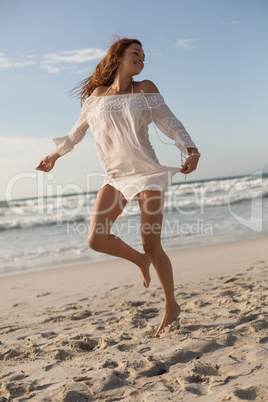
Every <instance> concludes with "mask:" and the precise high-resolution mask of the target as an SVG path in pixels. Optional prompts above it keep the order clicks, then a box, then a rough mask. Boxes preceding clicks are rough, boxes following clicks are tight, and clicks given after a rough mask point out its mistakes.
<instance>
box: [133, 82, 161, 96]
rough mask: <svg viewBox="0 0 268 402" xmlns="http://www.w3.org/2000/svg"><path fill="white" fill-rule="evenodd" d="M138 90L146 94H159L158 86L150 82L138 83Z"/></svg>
mask: <svg viewBox="0 0 268 402" xmlns="http://www.w3.org/2000/svg"><path fill="white" fill-rule="evenodd" d="M137 84H138V90H139V91H140V90H143V91H144V92H145V93H146V92H147V93H159V91H158V88H157V86H156V85H155V84H154V83H153V82H152V81H150V80H143V81H140V82H137Z"/></svg>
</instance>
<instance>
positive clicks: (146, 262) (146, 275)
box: [139, 254, 151, 288]
mask: <svg viewBox="0 0 268 402" xmlns="http://www.w3.org/2000/svg"><path fill="white" fill-rule="evenodd" d="M143 256H144V257H143V262H142V264H141V265H140V267H139V268H140V270H141V273H142V278H143V280H142V283H143V286H144V287H145V288H148V287H149V285H150V282H151V276H150V270H149V267H150V265H151V260H150V259H149V258H148V257H147V255H146V254H143Z"/></svg>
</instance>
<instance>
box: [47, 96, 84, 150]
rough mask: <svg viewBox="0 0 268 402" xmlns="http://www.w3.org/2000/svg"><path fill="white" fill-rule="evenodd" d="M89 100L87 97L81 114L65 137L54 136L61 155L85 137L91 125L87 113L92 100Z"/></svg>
mask: <svg viewBox="0 0 268 402" xmlns="http://www.w3.org/2000/svg"><path fill="white" fill-rule="evenodd" d="M88 100H89V98H87V100H86V101H85V103H84V104H83V107H82V110H81V115H80V117H79V119H78V120H77V122H76V124H75V125H74V127H73V128H72V130H71V131H70V132H69V133H68V134H67V135H66V136H65V137H57V138H53V141H54V143H55V144H56V152H57V153H58V154H59V155H65V154H67V153H68V152H70V151H73V148H74V146H75V145H76V144H78V143H79V142H80V141H82V139H83V138H84V136H85V134H86V131H87V129H88V127H89V124H88V122H87V115H88V112H89V109H90V105H89V103H90V102H89V101H88Z"/></svg>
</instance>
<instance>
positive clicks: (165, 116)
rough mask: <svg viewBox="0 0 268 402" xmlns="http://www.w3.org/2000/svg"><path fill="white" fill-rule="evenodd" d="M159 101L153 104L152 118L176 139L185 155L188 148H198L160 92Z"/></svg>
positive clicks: (162, 129) (168, 134) (176, 143)
mask: <svg viewBox="0 0 268 402" xmlns="http://www.w3.org/2000/svg"><path fill="white" fill-rule="evenodd" d="M158 98H159V102H157V103H156V104H155V105H152V119H153V121H154V123H155V124H156V125H157V127H158V128H159V129H160V130H161V131H162V132H163V133H164V134H165V135H166V136H168V137H169V138H171V139H173V140H174V141H175V145H176V147H177V148H179V149H180V151H181V152H182V153H183V154H184V155H185V154H186V155H187V154H188V151H187V148H197V146H196V145H195V143H194V142H193V141H192V139H191V137H190V135H189V134H188V133H187V131H186V130H185V127H184V126H183V124H182V123H181V122H180V121H179V120H178V119H177V117H176V116H175V115H174V114H173V113H172V112H171V110H170V109H169V107H168V106H167V105H166V104H165V101H164V98H163V97H162V95H160V94H158Z"/></svg>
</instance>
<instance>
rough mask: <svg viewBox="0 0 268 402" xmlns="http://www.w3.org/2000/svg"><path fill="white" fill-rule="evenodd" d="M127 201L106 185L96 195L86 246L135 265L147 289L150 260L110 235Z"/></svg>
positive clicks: (149, 278)
mask: <svg viewBox="0 0 268 402" xmlns="http://www.w3.org/2000/svg"><path fill="white" fill-rule="evenodd" d="M126 203H127V201H126V199H125V197H124V196H123V195H122V193H121V192H120V191H118V190H116V189H115V188H114V187H112V186H110V185H109V184H107V185H106V186H104V187H102V188H101V189H100V191H99V193H98V196H97V200H96V203H95V206H94V209H93V213H92V217H91V219H90V225H89V230H88V245H89V247H91V248H92V249H93V250H96V251H98V252H101V253H106V254H110V255H114V256H116V257H120V258H124V259H126V260H128V261H131V262H133V263H134V264H136V265H137V266H138V267H139V268H140V270H141V273H142V276H143V285H144V286H145V287H148V286H149V284H150V281H151V277H150V272H149V266H150V264H151V261H150V259H149V258H148V256H147V255H146V254H144V253H140V252H138V251H137V250H135V249H134V248H132V247H130V246H129V245H128V244H126V243H125V242H124V241H123V240H121V239H120V238H119V237H117V236H115V235H113V234H110V231H111V228H112V225H113V223H114V222H115V220H116V219H117V217H118V216H119V215H120V214H121V213H122V211H123V209H124V207H125V205H126Z"/></svg>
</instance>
